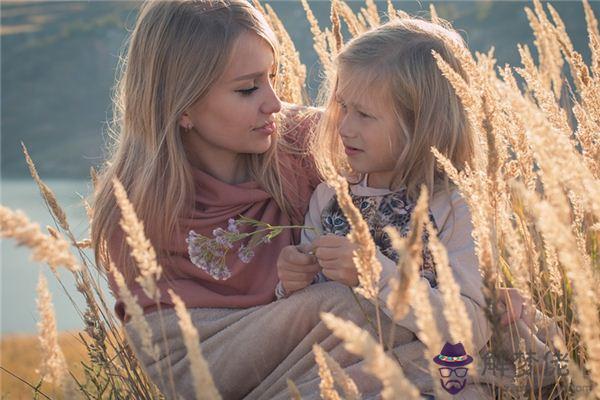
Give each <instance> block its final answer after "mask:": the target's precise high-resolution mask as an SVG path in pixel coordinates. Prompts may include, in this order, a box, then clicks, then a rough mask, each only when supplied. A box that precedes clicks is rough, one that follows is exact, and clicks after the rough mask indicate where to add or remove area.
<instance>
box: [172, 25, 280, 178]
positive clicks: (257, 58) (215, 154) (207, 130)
mask: <svg viewBox="0 0 600 400" xmlns="http://www.w3.org/2000/svg"><path fill="white" fill-rule="evenodd" d="M273 64H274V57H273V51H272V50H271V47H270V46H269V45H268V44H267V43H266V42H265V41H264V40H263V39H262V38H260V37H259V36H258V35H256V34H254V33H250V32H246V33H243V34H242V35H241V36H240V37H239V38H238V39H237V41H236V44H235V45H234V47H233V52H232V56H231V61H230V63H229V65H228V66H227V68H226V69H225V71H224V73H223V75H222V76H221V78H219V79H218V80H217V81H216V82H215V83H214V84H213V86H212V88H211V89H210V90H209V92H208V93H207V95H206V96H204V97H203V98H202V99H201V100H199V101H198V102H196V103H195V104H193V105H192V106H191V107H190V108H189V109H188V110H187V112H185V113H184V114H183V116H182V118H181V122H180V123H181V126H182V127H183V128H184V129H185V128H187V127H193V129H192V130H190V131H189V132H186V133H183V142H184V145H185V147H186V152H187V154H188V158H189V160H190V162H191V163H192V165H194V166H197V167H199V168H201V169H204V170H205V171H206V172H209V173H210V172H214V171H215V169H216V170H219V169H220V168H221V169H223V168H224V169H227V168H231V164H232V163H233V164H235V163H236V162H237V161H239V156H240V155H241V154H248V153H250V154H260V153H264V152H265V151H267V150H268V149H269V148H270V146H271V143H272V140H273V135H274V134H275V124H274V115H273V114H275V113H277V112H279V111H280V109H281V102H280V101H279V98H278V97H277V95H276V94H275V92H274V90H273V87H272V85H271V80H272V78H273V76H272V73H273V70H274V65H273ZM217 172H218V171H217ZM216 175H219V173H216Z"/></svg>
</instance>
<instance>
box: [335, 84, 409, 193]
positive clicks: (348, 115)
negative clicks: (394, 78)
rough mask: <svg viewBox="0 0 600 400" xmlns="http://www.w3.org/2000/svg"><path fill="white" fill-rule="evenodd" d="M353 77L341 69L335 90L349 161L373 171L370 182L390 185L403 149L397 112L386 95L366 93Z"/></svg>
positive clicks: (341, 129)
mask: <svg viewBox="0 0 600 400" xmlns="http://www.w3.org/2000/svg"><path fill="white" fill-rule="evenodd" d="M352 78H354V76H352ZM350 79H351V77H350V75H348V76H347V75H346V74H343V73H340V74H339V76H338V86H337V87H338V89H337V91H336V93H335V96H336V100H337V102H338V104H339V107H340V121H339V125H338V126H339V134H340V137H341V139H342V142H343V144H344V150H345V152H346V155H347V157H348V162H349V164H350V166H351V167H352V168H353V169H354V170H355V171H356V172H360V173H367V174H369V177H368V185H369V186H371V187H378V188H389V187H390V185H391V183H392V180H393V178H394V175H395V170H394V168H395V166H396V162H397V160H398V157H399V155H400V150H401V145H400V139H399V129H398V126H397V123H396V121H395V117H394V112H393V110H392V107H391V106H390V105H389V102H386V101H384V100H383V98H382V96H376V95H375V96H369V95H366V96H365V95H364V93H365V92H364V91H360V90H357V85H356V79H354V80H350ZM372 91H373V92H374V90H372Z"/></svg>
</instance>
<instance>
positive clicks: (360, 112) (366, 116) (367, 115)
mask: <svg viewBox="0 0 600 400" xmlns="http://www.w3.org/2000/svg"><path fill="white" fill-rule="evenodd" d="M356 112H357V113H358V115H360V116H361V117H362V118H371V116H370V115H369V114H366V113H364V112H362V111H356Z"/></svg>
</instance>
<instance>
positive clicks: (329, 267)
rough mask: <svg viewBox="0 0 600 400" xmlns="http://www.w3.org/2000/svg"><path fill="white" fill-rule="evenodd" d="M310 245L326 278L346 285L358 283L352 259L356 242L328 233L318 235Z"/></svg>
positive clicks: (356, 247)
mask: <svg viewBox="0 0 600 400" xmlns="http://www.w3.org/2000/svg"><path fill="white" fill-rule="evenodd" d="M312 245H313V247H314V253H315V255H316V256H317V261H318V262H319V265H320V266H321V267H322V268H323V274H324V275H325V276H326V277H327V278H329V279H331V280H333V281H336V282H340V283H343V284H344V285H346V286H357V285H358V271H357V270H356V267H355V266H354V261H353V260H352V258H353V257H354V251H356V250H357V249H358V246H357V245H356V244H354V243H352V242H351V241H350V240H349V239H348V238H346V237H344V236H336V235H331V234H330V235H324V236H319V237H318V238H317V239H316V240H315V241H313V243H312Z"/></svg>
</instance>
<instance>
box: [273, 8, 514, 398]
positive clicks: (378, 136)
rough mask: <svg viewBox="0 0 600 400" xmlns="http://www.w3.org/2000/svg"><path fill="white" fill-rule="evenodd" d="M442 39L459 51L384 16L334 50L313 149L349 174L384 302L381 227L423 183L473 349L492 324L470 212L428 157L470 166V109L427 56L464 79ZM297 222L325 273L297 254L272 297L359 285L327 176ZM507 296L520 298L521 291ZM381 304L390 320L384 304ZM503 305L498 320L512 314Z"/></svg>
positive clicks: (442, 325)
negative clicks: (327, 285)
mask: <svg viewBox="0 0 600 400" xmlns="http://www.w3.org/2000/svg"><path fill="white" fill-rule="evenodd" d="M449 42H455V43H458V44H459V45H461V46H464V43H463V42H462V39H461V37H460V36H459V35H458V34H457V33H456V32H455V31H453V30H451V29H449V28H445V27H442V26H440V25H437V24H433V23H430V22H426V21H422V20H418V19H409V18H406V19H399V20H393V21H390V22H388V23H386V24H384V25H382V26H380V27H378V28H376V29H374V30H371V31H369V32H367V33H365V34H362V35H360V36H359V37H357V38H355V39H353V40H352V41H351V42H350V43H349V44H347V46H346V47H345V48H344V49H343V50H342V51H341V53H340V54H339V55H338V57H337V65H336V66H337V73H336V76H335V78H334V79H333V80H332V87H331V88H330V93H329V95H328V101H327V104H326V109H325V112H324V115H323V117H322V118H321V121H320V122H319V125H318V127H317V132H316V137H315V140H314V143H313V144H314V145H313V146H312V151H313V153H314V156H315V159H316V161H317V166H318V167H319V170H320V171H321V172H322V175H323V176H324V175H325V174H324V171H325V169H326V168H329V167H333V168H334V169H335V170H336V171H337V172H338V173H340V174H341V175H343V176H346V177H347V179H348V180H349V183H350V196H351V198H352V201H353V203H354V204H355V205H356V206H357V208H358V209H359V210H360V212H361V214H362V216H363V218H364V219H365V221H366V222H367V224H368V226H369V228H370V232H371V235H372V237H373V240H374V242H375V244H376V246H377V256H378V259H379V261H380V262H381V265H382V268H383V270H382V273H381V279H380V294H379V297H380V299H379V302H380V304H382V305H385V304H386V299H387V297H388V296H389V294H390V291H391V288H390V286H389V285H388V282H389V280H390V278H391V277H393V276H395V275H396V274H397V267H396V264H397V261H398V254H397V253H396V251H394V249H393V248H392V247H391V243H390V239H389V237H388V235H387V234H386V233H384V231H383V228H384V227H386V226H392V227H394V228H396V229H397V230H398V231H399V232H400V234H401V235H403V236H406V235H407V234H408V231H409V222H410V220H411V214H412V212H413V210H414V207H415V203H416V200H417V197H418V195H419V189H420V187H421V186H423V185H424V186H425V187H426V188H427V189H428V193H430V200H429V218H430V220H431V221H432V222H433V225H434V227H435V228H436V229H437V232H438V236H439V239H440V241H441V242H442V243H443V244H444V246H445V247H446V250H447V253H448V260H449V264H450V266H451V268H452V272H453V276H454V279H455V280H456V282H457V284H458V285H459V288H460V295H461V299H462V302H463V304H464V306H465V308H466V311H467V313H468V316H469V321H465V323H470V324H471V330H472V332H473V346H474V347H475V348H474V351H475V352H479V351H481V350H483V349H484V347H485V345H486V343H487V342H488V340H489V338H490V336H491V329H490V325H489V323H488V321H487V319H486V317H485V313H484V308H485V307H486V303H485V300H484V297H483V294H482V290H481V288H482V280H481V275H480V272H479V268H478V259H477V256H476V253H475V243H474V241H473V238H472V236H471V232H472V225H471V216H470V213H469V209H468V207H467V203H466V202H465V200H464V199H463V198H462V197H461V195H460V194H459V193H458V191H457V189H456V188H455V187H453V185H452V184H451V183H450V182H449V179H448V177H447V176H446V174H445V173H444V172H443V171H442V170H441V169H440V168H439V167H438V166H437V165H436V162H435V158H434V155H433V154H432V152H431V148H432V147H435V148H436V149H438V150H439V151H440V153H442V154H443V155H444V156H446V157H447V158H448V159H449V160H450V161H451V162H452V164H453V165H454V166H455V167H456V169H457V170H459V171H460V170H462V169H463V168H464V167H465V166H466V165H468V164H469V163H472V161H473V152H474V136H473V132H472V129H471V127H470V125H469V122H468V118H467V115H466V112H465V110H464V108H463V107H462V105H461V102H460V99H459V98H458V97H457V96H456V94H455V91H454V89H453V88H452V86H451V85H450V83H449V82H448V81H447V79H446V78H445V77H444V76H443V75H442V73H441V72H440V70H439V69H438V67H437V65H436V62H435V59H434V57H433V55H432V51H436V52H437V53H438V54H440V55H441V57H442V58H443V59H444V60H445V61H446V62H447V63H448V64H449V65H450V66H452V68H453V69H454V70H455V71H456V72H457V73H459V74H460V75H461V76H462V77H463V78H464V79H465V80H466V79H467V76H466V74H465V72H464V71H463V69H462V68H461V66H460V63H459V62H458V60H457V59H456V57H455V56H454V55H453V52H452V50H451V46H450V45H449ZM305 225H308V226H311V227H314V228H315V230H308V229H307V230H304V231H303V236H302V243H303V246H301V247H300V249H302V250H303V251H304V252H305V253H307V254H314V257H315V259H316V261H317V263H318V265H319V266H320V267H321V271H320V272H319V273H318V274H316V275H315V273H314V272H312V271H307V272H302V266H301V265H299V264H298V263H294V262H293V261H289V262H287V263H280V268H279V277H280V283H279V284H278V286H277V289H276V295H277V297H278V298H284V297H287V296H289V295H291V294H292V293H294V292H297V291H299V290H300V289H302V288H304V287H306V286H308V285H310V284H311V283H318V282H325V281H337V282H340V283H343V284H344V285H347V286H356V285H358V277H357V276H358V274H357V271H356V268H355V266H354V262H353V251H354V250H355V248H356V245H354V244H353V243H352V242H350V240H349V239H348V238H347V237H346V235H347V234H348V233H349V231H350V227H349V224H348V221H347V219H346V217H345V216H344V214H343V212H342V210H341V208H340V206H339V204H338V201H337V198H336V195H335V191H334V190H333V188H331V187H330V186H328V185H327V184H326V183H321V184H320V185H319V186H318V187H317V189H316V190H315V192H314V193H313V195H312V198H311V200H310V206H309V211H308V213H307V215H306V218H305ZM423 242H424V250H423V266H422V269H421V271H420V273H421V279H424V280H425V282H426V283H427V287H428V288H429V293H428V296H429V299H430V302H431V305H432V311H433V313H434V318H435V320H436V322H437V325H438V327H439V329H440V334H441V337H442V340H443V341H444V342H452V339H451V336H450V332H449V328H448V325H447V322H446V318H445V317H444V315H443V308H444V305H443V301H442V296H441V293H440V291H439V290H438V280H437V276H436V271H435V266H434V262H433V260H432V257H431V254H430V251H429V250H428V248H427V243H428V236H427V235H426V234H424V235H423ZM316 286H318V285H316ZM509 293H510V295H512V296H515V297H516V298H517V299H518V300H521V301H522V299H521V298H520V297H519V296H518V293H516V292H514V291H512V292H509ZM505 294H506V295H508V293H506V292H505ZM291 297H293V296H291ZM513 308H514V307H513ZM384 311H385V312H386V314H388V315H389V317H390V318H391V317H392V313H391V312H390V310H388V309H387V308H386V307H385V306H384ZM510 311H512V310H511V309H510V308H509V312H508V313H507V315H505V316H504V318H505V319H507V318H510V317H511V316H512V315H511V313H510ZM397 324H398V325H399V326H401V327H403V328H406V329H407V330H409V331H410V332H413V333H414V334H415V335H416V336H417V338H418V337H419V335H420V334H421V333H420V332H419V328H418V327H417V324H416V318H415V315H414V313H413V311H411V312H410V313H409V314H408V315H407V316H406V317H404V318H403V319H402V320H401V321H398V322H397ZM397 353H398V351H397ZM475 355H476V354H473V356H475ZM413 361H414V360H413ZM409 374H411V375H412V377H413V381H415V382H416V383H417V384H418V385H419V386H420V387H421V389H422V390H426V389H425V385H423V383H424V382H425V379H426V377H424V376H421V377H419V376H418V374H415V373H414V371H412V372H411V371H409ZM470 392H472V393H471V394H469V393H470ZM461 396H464V397H465V398H470V397H472V398H483V396H484V394H483V393H481V392H480V388H479V387H477V385H467V388H466V389H465V390H464V391H461Z"/></svg>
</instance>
